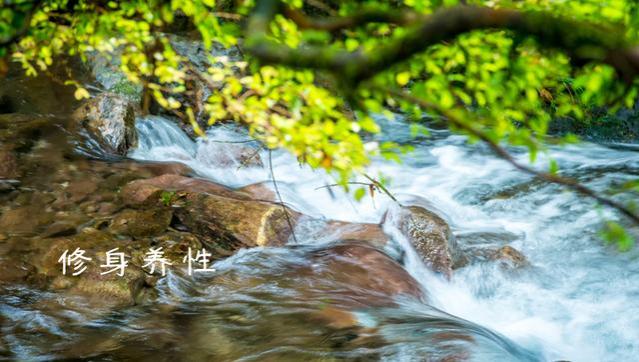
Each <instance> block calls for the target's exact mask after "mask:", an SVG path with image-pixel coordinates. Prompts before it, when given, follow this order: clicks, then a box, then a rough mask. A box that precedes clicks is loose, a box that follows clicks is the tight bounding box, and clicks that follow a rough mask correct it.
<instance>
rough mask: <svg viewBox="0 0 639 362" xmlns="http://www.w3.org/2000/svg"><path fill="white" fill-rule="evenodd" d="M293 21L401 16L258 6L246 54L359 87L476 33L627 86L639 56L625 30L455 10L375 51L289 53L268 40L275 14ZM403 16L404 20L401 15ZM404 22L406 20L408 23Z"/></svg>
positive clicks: (335, 24) (547, 17) (268, 2)
mask: <svg viewBox="0 0 639 362" xmlns="http://www.w3.org/2000/svg"><path fill="white" fill-rule="evenodd" d="M280 13H284V14H285V15H287V13H288V16H292V20H294V21H297V22H298V23H300V22H301V23H302V24H303V25H304V26H308V27H317V28H325V29H326V30H331V29H341V28H345V27H349V26H355V25H361V23H362V22H363V21H386V22H401V21H402V20H401V15H398V14H401V12H398V13H397V14H394V15H393V14H386V15H382V14H381V13H379V12H374V11H370V12H368V13H367V12H366V11H363V12H361V13H356V14H355V15H353V16H351V17H346V18H334V19H333V20H322V21H319V20H316V19H314V20H310V19H306V18H304V19H302V18H300V17H299V14H298V13H295V12H293V13H291V12H290V11H285V8H284V7H283V5H282V4H281V2H280V1H279V0H260V1H258V4H257V6H256V8H255V11H254V13H253V15H252V16H251V18H250V20H249V23H248V27H247V42H246V49H247V50H248V52H249V53H250V54H252V55H253V56H255V57H256V58H257V59H258V60H260V61H261V62H263V63H267V64H281V65H286V66H290V67H295V68H311V69H321V70H329V71H331V72H334V73H336V74H337V75H339V76H340V78H341V79H343V80H345V81H349V82H351V84H353V85H355V84H357V83H359V82H361V81H364V80H366V79H369V78H371V77H372V76H374V75H376V74H378V73H380V72H382V71H384V70H386V69H388V68H390V67H392V66H393V65H395V64H397V63H400V62H402V61H405V60H407V59H408V58H410V57H411V56H413V55H415V54H418V53H421V52H423V51H425V50H426V49H427V48H428V47H430V46H433V45H436V44H440V43H442V42H444V41H450V40H453V39H455V38H456V37H458V36H459V35H461V34H464V33H468V32H471V31H474V30H488V29H501V30H509V31H512V32H514V33H517V34H519V35H521V36H526V37H533V38H535V39H536V40H537V41H538V42H539V44H540V45H541V46H543V47H547V48H554V49H559V50H562V51H564V52H566V53H567V54H568V55H569V56H570V57H571V59H572V60H573V61H574V62H578V63H585V62H591V61H594V62H601V63H606V64H609V65H611V66H613V67H614V68H615V69H616V70H617V72H618V73H619V75H620V76H621V77H622V78H623V79H624V80H625V81H628V82H630V81H631V80H633V79H634V78H635V77H636V76H637V75H638V74H639V50H638V48H635V47H633V46H630V45H629V44H627V43H626V42H625V41H624V30H623V29H620V28H606V27H604V26H601V25H594V24H590V23H586V22H579V21H575V20H571V19H567V18H562V17H558V16H554V15H551V14H548V13H544V12H521V11H517V10H505V9H492V8H488V7H477V6H463V5H462V6H456V7H451V8H446V9H442V10H439V11H437V12H435V13H433V14H431V15H427V16H423V17H421V18H419V19H418V20H411V21H410V23H411V24H415V25H413V26H411V27H408V28H407V31H406V33H405V34H404V35H402V36H400V37H398V38H396V39H393V40H390V41H388V42H384V43H380V45H379V46H378V47H375V50H374V51H363V50H357V51H355V52H348V51H344V50H332V49H328V48H326V47H317V46H308V47H300V48H290V47H288V46H286V45H282V44H279V43H277V42H275V41H272V40H269V39H268V37H267V34H268V26H269V24H270V23H271V21H272V20H273V19H274V17H275V16H276V15H277V14H280ZM404 16H405V15H404ZM406 19H407V18H404V20H406Z"/></svg>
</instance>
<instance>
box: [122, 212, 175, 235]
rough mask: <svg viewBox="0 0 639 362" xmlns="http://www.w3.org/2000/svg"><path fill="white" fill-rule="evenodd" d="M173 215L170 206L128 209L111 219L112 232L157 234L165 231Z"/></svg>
mask: <svg viewBox="0 0 639 362" xmlns="http://www.w3.org/2000/svg"><path fill="white" fill-rule="evenodd" d="M172 216H173V214H172V212H171V209H169V208H154V209H149V210H133V209H126V210H122V211H121V212H120V213H118V214H117V215H116V216H115V217H114V218H113V221H111V226H110V230H111V232H113V233H115V234H119V235H127V236H132V237H134V238H141V237H145V236H155V235H159V234H161V233H162V232H164V231H165V230H166V229H167V228H168V227H169V224H170V223H171V217H172Z"/></svg>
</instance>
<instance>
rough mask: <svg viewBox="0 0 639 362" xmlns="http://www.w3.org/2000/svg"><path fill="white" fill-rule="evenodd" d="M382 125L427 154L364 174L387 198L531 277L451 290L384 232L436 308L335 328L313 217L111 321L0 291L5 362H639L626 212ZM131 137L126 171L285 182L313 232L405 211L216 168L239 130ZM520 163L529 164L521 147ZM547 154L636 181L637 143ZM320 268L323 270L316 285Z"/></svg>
mask: <svg viewBox="0 0 639 362" xmlns="http://www.w3.org/2000/svg"><path fill="white" fill-rule="evenodd" d="M379 121H380V123H381V124H382V127H383V129H384V131H383V132H382V133H383V134H385V135H392V140H394V141H396V142H398V143H402V144H408V143H410V144H413V145H414V146H415V150H414V151H413V152H412V153H410V154H408V155H405V156H404V157H403V160H404V162H403V163H395V162H392V161H386V160H383V159H375V160H374V161H373V163H372V164H371V165H370V167H369V169H368V170H367V173H368V174H370V175H374V176H376V175H384V176H387V177H389V178H390V180H391V182H390V185H389V190H390V191H391V192H392V193H393V195H395V196H396V197H397V199H398V200H399V201H400V202H402V203H407V204H417V205H423V206H426V207H427V208H429V209H431V210H434V211H436V212H437V213H438V214H439V215H441V216H442V217H443V218H444V219H445V220H446V221H447V222H448V223H449V224H450V226H451V228H452V230H453V233H454V235H455V237H456V239H457V240H458V242H459V243H460V245H462V246H475V247H484V246H492V247H500V246H503V245H510V246H512V247H515V248H516V249H518V250H520V251H521V252H522V253H523V254H524V255H525V256H526V258H527V259H528V261H529V263H530V265H529V266H527V267H525V268H520V269H508V268H503V267H501V266H500V265H499V264H498V263H484V262H479V263H471V264H469V265H467V266H465V267H462V268H460V269H457V270H455V272H454V275H453V277H452V279H451V280H450V281H448V280H446V279H445V278H443V277H442V276H441V275H437V274H435V273H433V272H431V271H430V270H429V269H428V268H426V266H425V265H424V264H423V263H422V261H421V259H420V258H419V256H418V255H417V254H416V252H415V251H414V250H413V249H412V247H411V246H410V244H409V243H408V242H407V241H406V240H405V239H404V238H403V237H402V235H401V234H400V233H399V232H398V231H397V230H395V229H394V228H393V227H390V226H388V227H386V228H385V230H384V231H385V232H386V233H387V234H388V235H390V236H391V237H392V242H391V243H390V244H389V245H387V246H386V252H387V253H388V254H389V255H390V256H392V257H393V258H395V259H396V260H397V261H398V262H400V263H401V264H402V265H403V267H404V268H405V270H406V271H407V272H408V273H409V274H410V275H411V276H412V277H413V278H415V279H416V280H417V281H418V282H419V284H420V286H421V287H422V289H423V290H424V291H425V294H426V295H425V298H426V297H427V299H428V302H427V303H426V302H424V301H422V300H418V299H414V298H404V297H399V298H397V300H396V306H392V307H391V306H371V307H368V308H359V309H356V310H355V311H354V312H353V315H352V318H353V319H354V322H353V323H354V325H357V328H355V327H353V328H350V327H349V328H338V329H337V330H335V329H330V328H327V327H326V326H325V325H322V323H318V322H317V320H315V319H313V316H314V312H315V311H317V310H330V309H327V308H325V305H326V304H327V303H328V304H330V303H329V302H327V300H328V299H330V298H336V299H337V300H339V298H342V297H343V298H350V297H346V296H343V295H342V294H339V291H340V289H339V288H341V286H342V284H340V283H341V279H340V278H341V277H342V276H340V275H337V274H336V273H337V272H336V271H335V270H333V269H331V265H332V264H331V263H332V261H331V259H329V258H326V257H325V255H324V254H322V251H321V247H322V245H324V244H326V243H330V242H331V240H332V239H331V238H330V237H328V236H326V235H322V234H321V233H318V232H317V230H318V228H317V226H316V225H314V223H313V222H310V221H309V222H306V223H304V222H302V223H300V224H299V225H298V226H297V227H296V230H295V237H294V238H291V239H289V242H288V244H287V245H286V246H282V247H268V248H264V247H257V248H253V249H244V250H241V251H240V252H238V253H236V254H235V255H233V256H231V257H229V258H226V259H223V260H221V261H218V262H216V263H215V264H214V267H215V269H216V272H215V273H214V274H213V275H194V276H185V275H183V274H181V273H173V272H171V271H170V272H169V274H168V275H167V277H166V278H163V279H161V280H160V281H159V282H158V283H159V284H158V290H159V295H158V300H157V302H156V303H153V304H150V305H139V306H132V307H125V308H118V309H116V310H112V309H106V308H104V309H102V308H99V307H95V306H92V305H91V304H87V303H84V302H83V301H82V300H78V299H74V298H63V297H61V296H60V295H59V294H57V293H55V292H48V291H47V292H45V291H42V290H39V289H37V288H33V287H28V286H24V285H15V286H5V287H3V288H2V294H1V295H0V322H3V321H4V323H2V325H3V326H4V327H3V328H2V331H1V333H2V335H3V336H4V343H5V344H6V345H7V347H9V348H10V349H11V350H12V351H13V353H14V355H13V357H12V358H10V359H17V360H51V359H60V360H71V359H73V360H75V359H78V358H79V359H85V360H94V361H110V360H141V361H147V360H148V361H165V360H166V361H173V360H185V361H200V360H212V361H231V360H232V361H271V360H272V361H299V360H303V359H306V360H309V361H310V360H313V361H316V360H317V361H338V360H352V361H368V360H388V361H423V360H428V361H431V360H432V361H457V360H471V361H558V360H570V361H624V360H625V361H629V360H633V359H636V356H638V355H639V341H637V336H639V304H638V303H637V300H638V299H637V298H639V251H638V250H637V249H636V248H635V249H633V250H631V251H630V252H626V253H619V252H617V251H616V250H615V249H614V248H613V247H610V246H606V245H605V244H604V243H603V241H602V240H601V239H600V238H599V236H598V231H599V230H600V228H601V225H602V220H604V219H613V220H614V219H617V218H618V216H617V215H616V214H615V213H614V212H611V211H610V210H608V209H603V208H600V207H597V206H596V205H595V204H594V203H593V202H592V201H591V200H588V199H585V198H582V197H578V196H577V195H575V194H573V193H571V192H567V191H565V190H562V189H561V188H559V187H557V186H554V185H549V184H546V183H543V182H540V181H538V180H535V179H533V178H531V177H530V176H528V175H525V174H522V173H521V172H518V171H515V170H514V169H513V168H512V167H511V166H510V165H509V164H507V163H506V162H503V161H501V160H498V159H496V158H495V157H494V156H493V155H492V154H491V153H490V151H489V150H488V149H487V148H485V147H483V146H482V145H469V144H468V143H467V142H466V139H465V138H464V137H461V136H458V135H452V134H450V133H448V132H445V131H438V130H432V134H431V135H430V136H429V137H425V136H424V137H421V138H417V139H415V138H412V137H411V136H410V131H409V129H408V127H407V125H406V124H405V123H403V122H401V121H386V120H379ZM136 127H137V130H138V134H139V145H138V147H137V148H136V149H133V150H132V151H130V152H129V157H130V158H132V159H134V160H137V161H140V162H148V161H162V162H168V161H172V162H179V163H183V164H186V165H188V166H189V167H190V168H191V169H193V170H194V171H195V172H196V174H197V175H198V176H199V177H202V178H205V179H209V180H212V181H214V182H217V183H220V184H223V185H226V186H229V187H233V188H239V187H242V186H245V185H250V184H254V183H258V182H265V184H266V185H268V186H269V187H272V177H273V176H274V177H275V179H276V180H277V183H278V189H279V192H280V194H281V197H282V200H283V201H284V202H285V203H286V204H287V205H289V206H291V207H292V208H293V209H295V210H297V211H299V212H301V213H302V214H304V215H308V216H311V217H313V219H314V220H317V219H320V220H321V219H326V220H328V219H331V220H342V221H349V222H365V223H380V221H381V220H382V218H384V217H391V218H392V217H393V213H394V210H396V208H397V205H396V204H395V202H393V201H392V200H391V199H390V198H389V197H387V196H386V195H384V194H376V195H375V196H374V197H371V196H370V195H367V196H366V197H364V199H363V200H361V201H360V202H357V201H355V200H354V198H353V196H352V195H350V194H347V193H346V192H344V191H343V190H342V189H340V188H338V187H331V186H330V185H332V184H334V183H335V180H334V179H333V178H332V177H331V176H330V175H328V174H326V173H324V172H322V171H313V170H311V169H310V168H308V167H306V166H301V165H299V163H298V162H297V161H296V160H295V159H294V158H293V157H292V156H291V155H290V154H288V153H286V152H284V151H273V153H272V155H269V154H268V152H267V151H261V155H260V156H261V158H262V160H265V163H266V167H263V168H257V167H243V165H242V164H241V163H240V162H239V161H236V163H234V164H233V165H231V166H225V167H220V166H219V165H218V164H217V163H216V162H214V155H217V156H215V157H219V155H220V153H224V152H226V151H225V150H226V149H227V147H228V146H229V145H231V144H240V143H244V142H245V141H247V140H249V138H248V135H247V134H245V132H244V131H242V130H241V129H238V128H236V127H233V126H229V125H223V126H216V127H213V128H211V129H210V130H209V131H208V132H207V138H206V139H199V140H198V141H192V140H191V139H190V138H189V137H188V136H187V135H186V134H184V132H183V131H182V130H181V129H180V128H179V127H178V126H176V125H175V124H174V123H172V122H170V121H168V120H166V119H163V118H161V117H156V116H153V117H147V118H144V119H139V120H138V121H137V123H136ZM384 140H386V139H383V138H381V136H380V138H371V139H370V140H369V142H381V141H384ZM249 143H250V142H249ZM512 151H513V152H514V153H515V155H516V157H517V159H519V160H520V161H522V162H528V159H529V155H528V154H527V153H526V152H523V151H521V150H518V149H513V150H512ZM548 157H552V158H553V159H555V160H557V162H558V164H559V167H560V169H561V172H562V173H563V174H565V175H568V176H571V177H574V178H577V179H579V180H580V181H581V182H583V183H585V184H586V185H588V186H589V187H591V188H593V189H595V190H600V191H602V190H606V189H607V188H609V187H611V186H613V185H615V184H618V183H620V182H623V181H625V180H629V179H631V178H633V177H635V178H636V177H637V175H639V155H638V154H637V152H636V150H635V151H633V150H632V149H631V148H628V149H624V148H623V147H615V148H614V149H613V148H608V147H604V146H600V145H594V144H581V145H577V146H568V147H564V148H556V149H555V148H553V149H552V150H551V152H550V156H549V155H540V156H539V157H538V158H539V159H538V160H537V163H536V166H537V167H547V164H548ZM269 159H270V160H271V161H272V173H271V171H270V168H269V167H268V166H269V165H268V161H269ZM309 260H310V261H309ZM307 268H310V269H311V270H315V271H317V273H316V274H317V275H309V274H308V273H305V272H304V271H305V270H307ZM300 270H301V271H300ZM343 302H344V303H347V302H349V303H350V302H351V300H346V301H343ZM345 318H346V317H345ZM349 318H350V317H349ZM443 334H445V335H448V336H455V337H456V338H449V339H446V338H442V335H443ZM457 337H458V338H457ZM0 347H2V346H1V345H0ZM0 350H1V348H0ZM424 356H428V358H427V359H424V358H425V357H424ZM0 359H2V357H0Z"/></svg>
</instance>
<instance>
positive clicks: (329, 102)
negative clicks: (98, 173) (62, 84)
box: [0, 0, 639, 246]
mask: <svg viewBox="0 0 639 362" xmlns="http://www.w3.org/2000/svg"><path fill="white" fill-rule="evenodd" d="M185 19H186V20H187V21H188V23H189V24H190V25H191V26H192V27H193V29H195V30H196V31H197V33H198V35H199V37H200V38H201V40H202V41H203V43H204V44H205V46H206V47H209V48H210V47H212V46H214V45H215V44H221V45H223V46H225V47H232V46H237V47H239V48H240V49H241V51H242V53H243V54H244V57H243V58H242V59H240V60H232V59H229V58H226V57H219V58H217V59H210V62H211V64H216V66H214V67H210V68H209V69H208V70H207V71H202V70H200V69H198V67H197V66H195V65H194V64H193V62H192V61H191V60H189V58H188V56H187V54H180V52H179V51H178V49H176V47H175V46H174V44H173V43H172V40H171V35H170V33H171V31H172V29H173V28H175V25H176V23H177V22H181V21H183V20H185ZM635 44H639V6H638V5H637V4H636V2H634V1H627V0H609V1H606V2H602V1H597V0H582V1H552V0H517V1H515V0H490V1H489V0H475V1H457V0H424V1H417V0H403V1H401V0H388V1H383V0H346V1H335V0H308V1H302V0H236V1H228V0H227V1H224V0H219V1H215V0H194V1H186V0H171V1H158V0H151V1H140V0H129V1H118V2H116V1H100V0H96V1H90V0H41V1H37V0H35V1H27V0H14V1H9V2H7V1H5V6H4V7H3V8H2V9H0V57H3V59H5V60H4V61H3V62H2V63H0V70H2V68H6V62H8V61H17V62H20V63H21V64H22V66H23V68H24V69H25V71H26V72H27V73H28V74H36V73H38V72H43V71H46V70H47V69H48V67H49V66H51V65H52V63H53V62H54V59H57V58H58V57H59V56H62V55H64V56H79V57H81V58H82V59H85V60H86V58H87V57H88V56H91V55H93V54H96V53H97V54H101V55H103V56H109V57H119V61H120V64H121V65H120V68H121V70H122V72H123V73H124V74H126V76H127V78H128V80H129V81H130V82H131V83H134V84H141V85H142V86H143V87H144V89H145V93H144V97H143V101H142V102H143V108H144V109H148V105H149V102H150V100H151V98H153V99H154V100H155V101H156V102H157V103H159V104H160V105H161V106H163V107H164V108H166V109H168V110H171V111H172V112H174V113H175V114H177V115H178V116H180V117H181V118H183V119H185V120H187V121H190V122H191V123H192V124H193V125H194V127H195V128H196V130H198V129H199V128H198V124H197V121H198V120H197V117H198V115H199V114H200V112H198V110H197V109H194V106H193V105H189V104H188V102H184V99H185V98H188V97H192V96H193V93H192V89H191V87H190V86H189V84H191V83H192V82H194V81H200V82H204V83H206V84H209V85H210V86H211V87H213V88H216V89H219V91H217V92H215V93H214V94H213V95H212V96H210V97H209V98H208V99H207V100H206V104H205V114H206V115H207V118H208V120H207V121H208V123H209V124H213V123H215V122H218V121H224V120H234V121H237V122H241V123H243V124H245V125H247V126H248V128H249V130H250V131H251V133H252V135H253V136H255V137H256V138H258V139H260V140H262V141H263V142H264V143H265V144H266V145H267V146H268V147H269V148H276V147H285V148H287V149H288V150H290V151H291V152H293V153H294V154H295V155H296V156H297V157H298V158H299V159H300V160H301V161H302V162H305V163H307V164H309V165H310V166H312V167H315V168H325V169H327V170H329V171H330V172H334V173H335V174H336V175H338V176H339V180H340V184H342V185H344V186H345V187H348V185H349V180H350V179H351V177H353V175H355V174H357V173H359V172H362V170H363V168H364V167H365V166H366V165H367V164H368V162H369V161H370V159H371V157H372V156H377V155H382V156H385V157H387V158H392V159H397V158H398V154H400V153H401V152H403V151H405V149H404V148H402V147H400V146H398V145H396V144H393V143H391V142H385V143H381V144H376V143H367V142H365V141H364V138H363V136H365V135H366V134H370V133H377V132H379V131H380V128H379V126H378V124H377V123H376V122H375V120H374V119H373V117H372V115H374V114H376V113H385V114H387V115H389V114H388V113H389V112H388V111H387V109H396V110H401V111H402V112H404V113H405V114H407V115H409V116H410V118H411V119H412V120H414V121H416V122H420V121H422V120H423V119H424V118H425V117H426V116H428V118H431V119H438V120H439V121H441V122H444V123H445V124H446V125H447V126H448V127H450V128H451V129H452V130H453V131H456V132H460V133H462V134H466V135H468V136H469V137H470V139H471V140H473V141H482V142H485V143H486V144H487V145H488V146H490V148H491V149H492V150H493V151H494V152H495V154H496V155H497V156H499V157H501V158H503V159H505V160H506V161H508V162H510V163H511V164H513V165H514V166H515V167H516V168H518V169H520V170H522V171H524V172H527V173H530V174H533V175H535V176H537V177H540V178H542V179H544V180H547V181H549V182H554V183H558V184H561V185H563V186H565V187H567V188H570V189H572V190H574V191H576V192H578V193H580V194H583V195H586V196H589V197H593V198H595V199H596V200H597V201H598V202H599V203H601V204H603V205H606V206H610V207H612V208H615V209H617V210H618V211H620V212H621V213H622V214H623V215H625V217H626V218H627V219H629V220H632V221H634V222H635V223H638V224H639V214H637V211H636V208H635V207H634V204H633V203H632V202H628V197H626V198H625V201H624V200H622V199H621V198H620V197H614V196H613V197H610V196H605V195H601V194H598V193H596V192H594V191H593V190H591V189H589V188H587V187H586V186H584V185H582V184H580V183H578V182H577V181H575V180H572V179H569V178H566V177H564V176H562V175H561V172H560V171H559V170H557V166H556V164H555V163H554V162H551V163H550V164H549V165H548V170H546V171H544V170H537V169H534V168H533V167H531V166H529V165H526V164H521V163H518V162H517V161H516V160H515V159H514V158H513V157H511V156H510V155H509V153H508V152H507V150H506V149H505V148H503V147H502V144H504V143H507V144H510V145H517V146H525V147H527V148H528V149H529V150H530V151H531V153H530V154H531V158H532V159H533V160H534V159H535V157H536V155H537V153H538V152H540V151H541V152H544V151H545V150H546V145H547V144H548V141H549V140H553V142H555V141H556V140H554V139H552V138H550V137H549V136H548V134H547V131H548V126H549V122H550V121H551V120H553V119H560V118H562V117H570V118H573V119H577V120H581V121H583V122H588V120H589V118H590V112H591V110H592V109H594V108H596V107H601V106H607V107H609V108H610V109H611V110H613V111H614V110H615V109H617V108H618V107H621V106H624V105H625V106H632V105H633V103H634V101H635V99H636V98H637V87H636V82H635V79H636V78H637V74H638V72H639V48H636V47H634V45H635ZM69 83H70V84H73V85H75V86H76V87H77V92H76V96H77V97H78V98H82V97H88V96H89V93H88V92H87V91H86V90H85V89H84V88H83V87H82V85H81V84H79V83H78V82H75V81H73V80H69ZM181 100H182V101H181ZM389 116H390V115H389ZM415 130H416V132H425V131H424V130H425V128H420V127H415ZM575 140H576V138H575V137H574V136H567V137H565V138H564V139H563V140H562V141H563V142H574V141H575ZM374 185H380V186H381V187H383V186H382V185H381V184H380V183H377V184H374ZM638 190H639V182H629V183H628V184H626V185H624V187H623V192H625V193H626V194H625V195H628V194H632V193H633V192H634V193H635V194H636V193H637V192H638ZM356 194H358V195H361V194H362V192H361V191H360V192H357V193H356ZM609 226H611V227H610V228H609V230H608V232H604V233H603V234H604V235H606V236H608V237H609V238H614V239H618V240H623V244H624V245H626V246H627V245H628V244H630V243H631V242H630V241H629V240H630V239H628V235H627V234H626V233H625V232H624V231H623V228H619V227H617V226H618V225H617V224H614V223H612V224H609Z"/></svg>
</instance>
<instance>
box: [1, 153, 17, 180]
mask: <svg viewBox="0 0 639 362" xmlns="http://www.w3.org/2000/svg"><path fill="white" fill-rule="evenodd" d="M18 178H20V171H19V170H18V160H17V157H16V154H15V152H14V151H13V150H12V149H10V148H9V147H6V146H2V144H0V179H12V180H15V179H18Z"/></svg>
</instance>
